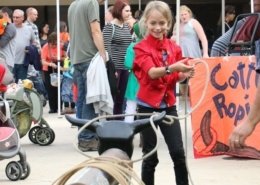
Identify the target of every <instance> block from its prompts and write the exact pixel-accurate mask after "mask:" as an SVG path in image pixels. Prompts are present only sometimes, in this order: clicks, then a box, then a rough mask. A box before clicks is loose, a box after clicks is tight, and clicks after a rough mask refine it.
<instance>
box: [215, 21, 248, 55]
mask: <svg viewBox="0 0 260 185" xmlns="http://www.w3.org/2000/svg"><path fill="white" fill-rule="evenodd" d="M244 22H245V20H244V19H242V20H240V21H238V22H237V25H236V28H235V26H232V27H231V28H230V29H229V30H228V31H227V32H226V33H224V34H223V35H222V36H220V37H219V38H218V39H217V40H216V41H215V42H214V43H213V45H212V48H211V53H210V56H211V57H220V56H226V55H227V54H228V49H229V44H230V41H231V37H232V33H233V30H234V29H236V31H237V30H238V29H239V28H240V27H241V26H242V25H243V24H244Z"/></svg>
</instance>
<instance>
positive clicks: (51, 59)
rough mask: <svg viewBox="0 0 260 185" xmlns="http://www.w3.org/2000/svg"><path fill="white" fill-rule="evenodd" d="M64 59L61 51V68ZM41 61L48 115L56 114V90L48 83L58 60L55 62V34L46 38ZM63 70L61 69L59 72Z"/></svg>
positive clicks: (63, 53) (55, 70)
mask: <svg viewBox="0 0 260 185" xmlns="http://www.w3.org/2000/svg"><path fill="white" fill-rule="evenodd" d="M64 58H65V52H64V51H63V50H62V49H61V52H60V59H61V61H60V62H61V66H63V65H62V63H63V60H64ZM41 59H42V65H43V69H42V70H43V74H44V80H45V84H46V89H47V93H48V97H49V106H50V111H49V113H57V110H58V101H57V100H58V88H57V87H54V86H52V85H51V83H50V74H51V73H53V72H57V68H58V60H57V33H55V32H53V33H51V34H50V35H49V37H48V42H47V44H45V45H44V46H43V47H42V52H41ZM62 70H63V68H62V67H61V71H62Z"/></svg>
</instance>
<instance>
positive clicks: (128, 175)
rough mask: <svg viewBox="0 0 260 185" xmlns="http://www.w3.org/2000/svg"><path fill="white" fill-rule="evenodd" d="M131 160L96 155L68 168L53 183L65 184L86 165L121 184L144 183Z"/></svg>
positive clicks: (57, 184)
mask: <svg viewBox="0 0 260 185" xmlns="http://www.w3.org/2000/svg"><path fill="white" fill-rule="evenodd" d="M131 164H132V162H131V161H124V160H120V159H117V158H113V157H102V156H100V157H97V158H92V159H89V160H86V161H84V162H82V163H80V164H79V165H77V166H75V167H74V168H72V169H70V170H69V171H67V172H66V173H64V174H63V175H62V176H61V177H59V178H58V179H57V180H56V181H55V182H54V183H53V185H55V184H56V185H65V183H66V182H67V181H68V180H69V179H70V178H71V176H72V175H74V174H75V173H76V172H78V171H79V170H81V169H83V168H86V167H93V168H98V169H100V170H101V171H103V172H106V173H107V174H109V175H110V176H111V177H113V178H114V179H115V180H116V181H117V182H118V183H119V184H121V185H129V184H136V183H137V184H139V185H144V183H143V182H142V180H141V179H140V178H139V177H138V175H137V174H136V173H135V172H134V170H133V169H132V167H131Z"/></svg>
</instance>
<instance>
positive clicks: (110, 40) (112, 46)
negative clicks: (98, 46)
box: [103, 23, 132, 69]
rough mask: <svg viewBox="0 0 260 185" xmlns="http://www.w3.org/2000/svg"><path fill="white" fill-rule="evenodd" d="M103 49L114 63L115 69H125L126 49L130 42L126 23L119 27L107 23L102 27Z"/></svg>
mask: <svg viewBox="0 0 260 185" xmlns="http://www.w3.org/2000/svg"><path fill="white" fill-rule="evenodd" d="M103 37H104V44H105V49H106V50H107V52H108V54H109V56H110V57H111V58H112V61H113V62H114V64H115V68H116V69H125V66H124V60H125V55H126V49H127V47H128V46H129V45H130V43H131V42H132V35H131V33H130V28H129V27H128V25H127V24H123V27H120V26H118V25H116V24H113V25H112V24H111V23H108V24H106V26H105V27H104V29H103Z"/></svg>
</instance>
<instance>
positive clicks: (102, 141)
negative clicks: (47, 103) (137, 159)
mask: <svg viewBox="0 0 260 185" xmlns="http://www.w3.org/2000/svg"><path fill="white" fill-rule="evenodd" d="M165 116H166V112H161V113H159V114H158V115H157V116H155V117H154V119H153V121H154V123H155V124H157V123H159V122H160V121H162V120H163V118H164V117H165ZM65 117H66V119H67V120H68V121H69V122H70V123H71V124H72V125H75V126H78V127H82V126H83V125H84V124H86V123H87V122H88V121H89V120H86V119H78V118H75V117H73V116H71V115H65ZM149 126H150V119H149V118H147V119H140V120H136V121H134V122H133V123H127V122H124V121H118V120H109V121H101V122H94V123H92V124H91V125H89V126H88V127H87V129H89V130H91V131H93V132H95V133H96V134H97V136H98V139H99V148H98V153H99V154H102V153H103V152H104V151H106V150H108V149H111V148H119V149H121V150H123V151H125V152H126V153H127V155H128V156H129V158H131V156H132V154H133V138H134V135H135V134H136V133H138V132H140V131H142V130H144V129H145V128H147V127H149Z"/></svg>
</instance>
